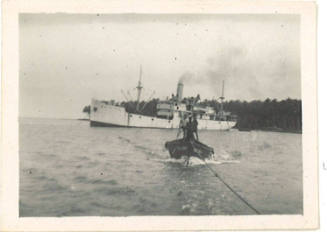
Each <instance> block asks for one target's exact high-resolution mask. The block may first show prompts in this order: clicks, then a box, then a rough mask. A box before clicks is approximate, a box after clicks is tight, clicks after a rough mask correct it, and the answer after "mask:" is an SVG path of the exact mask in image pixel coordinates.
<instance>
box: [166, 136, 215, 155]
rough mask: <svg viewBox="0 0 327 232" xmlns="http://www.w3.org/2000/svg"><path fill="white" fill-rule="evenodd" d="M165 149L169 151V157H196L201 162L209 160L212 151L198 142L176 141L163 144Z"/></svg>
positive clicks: (212, 153)
mask: <svg viewBox="0 0 327 232" xmlns="http://www.w3.org/2000/svg"><path fill="white" fill-rule="evenodd" d="M165 148H166V149H167V150H168V151H169V154H170V157H171V158H174V159H181V158H182V157H183V156H185V157H191V156H193V157H197V158H199V159H201V160H205V159H211V158H212V157H213V155H214V149H213V148H212V147H209V146H207V145H205V144H203V143H201V142H199V141H198V140H193V139H192V140H186V139H177V140H173V141H169V142H166V143H165Z"/></svg>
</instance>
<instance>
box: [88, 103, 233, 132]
mask: <svg viewBox="0 0 327 232" xmlns="http://www.w3.org/2000/svg"><path fill="white" fill-rule="evenodd" d="M179 124H180V114H179V112H178V111H175V112H173V117H172V119H170V120H169V119H165V118H159V117H151V116H145V115H140V114H133V113H128V112H126V110H125V108H124V107H121V106H115V105H110V104H108V103H105V102H103V101H99V100H95V99H92V102H91V107H90V125H91V126H112V127H139V128H162V129H174V128H179ZM235 124H236V122H235V121H225V120H210V119H198V129H199V130H229V129H231V128H232V127H234V126H235Z"/></svg>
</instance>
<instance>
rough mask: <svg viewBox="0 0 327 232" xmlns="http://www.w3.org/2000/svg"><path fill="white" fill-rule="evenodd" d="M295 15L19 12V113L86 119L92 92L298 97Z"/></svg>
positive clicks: (102, 96) (109, 95) (115, 96)
mask: <svg viewBox="0 0 327 232" xmlns="http://www.w3.org/2000/svg"><path fill="white" fill-rule="evenodd" d="M299 32H300V18H299V16H297V15H136V14H125V15H101V14H100V15H97V14H95V15H81V14H79V15H78V14H76V15H71V14H24V15H21V16H20V77H19V78H20V98H19V100H20V108H19V109H20V116H22V117H53V118H78V117H81V115H82V114H81V111H82V109H83V106H85V105H88V104H90V101H91V98H92V97H93V98H98V99H106V100H110V99H115V100H118V101H122V100H124V97H123V95H122V94H121V89H123V90H125V91H127V90H130V93H131V95H132V96H133V97H134V96H136V92H135V90H133V88H134V87H135V86H136V85H137V81H138V78H139V69H140V65H142V67H143V76H142V81H143V85H144V93H143V98H144V99H147V98H149V97H150V95H151V93H152V91H154V90H155V91H156V94H155V97H157V98H162V99H163V98H165V97H166V96H170V95H171V94H172V93H175V91H176V85H177V82H178V80H179V79H181V78H182V79H183V81H184V95H186V96H195V95H196V94H198V93H199V94H200V95H201V98H202V99H205V98H207V99H212V98H217V97H218V96H219V95H220V94H221V83H222V80H225V97H226V100H237V99H238V100H247V101H250V100H255V99H259V100H263V99H266V98H276V99H278V100H281V99H285V98H288V97H290V98H296V99H300V98H301V71H300V37H299Z"/></svg>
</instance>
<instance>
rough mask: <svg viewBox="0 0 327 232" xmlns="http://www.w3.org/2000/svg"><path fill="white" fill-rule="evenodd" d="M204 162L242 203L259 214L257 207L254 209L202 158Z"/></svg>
mask: <svg viewBox="0 0 327 232" xmlns="http://www.w3.org/2000/svg"><path fill="white" fill-rule="evenodd" d="M203 162H204V163H205V165H206V167H207V168H208V169H209V170H210V171H211V172H212V173H213V174H214V176H215V177H217V178H218V179H219V180H220V181H221V182H222V183H223V184H224V185H225V186H226V187H227V188H228V189H229V190H230V191H232V193H234V194H235V195H236V196H237V197H238V198H239V199H240V200H241V201H242V202H243V203H245V204H246V205H247V206H248V207H249V208H250V209H252V210H253V211H254V212H255V213H256V214H261V213H260V212H259V211H258V210H257V209H255V208H254V207H253V206H252V205H251V204H250V203H249V202H247V200H245V199H244V198H243V197H242V196H241V195H239V194H238V193H237V192H236V191H235V190H234V189H233V188H232V187H231V186H230V185H229V184H227V183H226V182H225V181H224V180H223V179H222V178H221V176H219V175H218V173H217V172H215V171H214V170H213V169H212V168H211V167H210V166H209V165H208V163H207V162H206V161H205V160H203Z"/></svg>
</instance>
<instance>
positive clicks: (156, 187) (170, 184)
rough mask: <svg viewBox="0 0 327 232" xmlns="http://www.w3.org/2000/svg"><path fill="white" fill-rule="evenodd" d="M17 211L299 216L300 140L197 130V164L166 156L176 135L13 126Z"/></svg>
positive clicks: (37, 123)
mask: <svg viewBox="0 0 327 232" xmlns="http://www.w3.org/2000/svg"><path fill="white" fill-rule="evenodd" d="M19 129H20V131H19V133H20V138H19V139H20V141H19V144H20V151H19V156H20V190H19V195H20V197H19V214H20V216H21V217H35V216H51V217H52V216H55V217H64V216H133V215H253V214H256V212H255V211H254V210H253V209H251V208H250V207H249V206H248V205H246V204H245V203H244V202H243V201H242V200H240V198H239V197H238V196H236V195H235V194H234V193H233V192H232V191H231V190H230V189H229V188H228V187H226V185H225V184H224V183H223V182H222V181H221V180H220V179H218V178H217V176H215V174H218V175H219V177H220V178H222V179H223V181H224V182H225V183H227V184H228V185H229V186H230V187H231V188H232V189H233V190H234V191H235V192H236V193H237V194H238V195H239V196H241V197H242V198H243V199H244V200H245V201H246V202H247V203H248V204H250V205H251V206H252V207H253V208H254V209H256V210H257V212H259V213H260V214H302V212H303V210H302V195H303V194H302V148H301V147H302V145H301V134H291V133H277V132H262V131H251V132H240V131H237V130H231V131H228V132H226V131H225V132H224V131H200V132H199V137H200V140H201V141H202V142H203V143H205V144H208V145H209V146H212V147H213V148H214V150H215V157H214V160H210V161H207V162H206V163H204V162H203V161H201V160H198V159H196V158H194V159H193V158H192V159H191V164H190V166H188V167H186V166H185V165H184V163H183V161H176V160H173V159H170V158H169V154H168V152H167V151H166V150H165V149H164V143H165V141H168V140H173V139H175V137H176V132H177V131H176V130H169V129H162V130H160V129H130V128H91V127H89V123H88V122H87V121H79V120H58V119H28V118H23V119H20V127H19Z"/></svg>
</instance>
